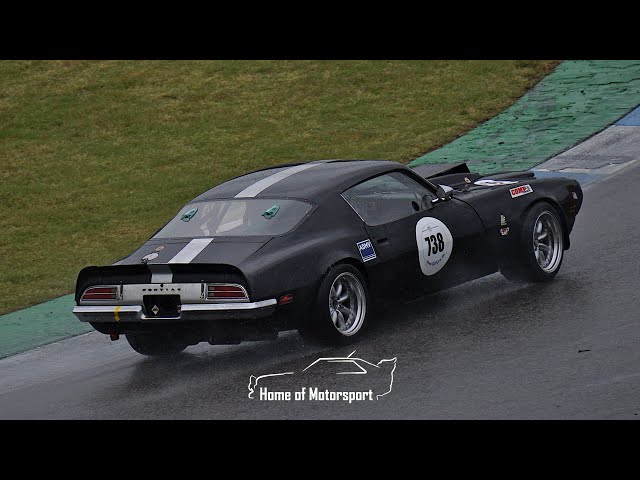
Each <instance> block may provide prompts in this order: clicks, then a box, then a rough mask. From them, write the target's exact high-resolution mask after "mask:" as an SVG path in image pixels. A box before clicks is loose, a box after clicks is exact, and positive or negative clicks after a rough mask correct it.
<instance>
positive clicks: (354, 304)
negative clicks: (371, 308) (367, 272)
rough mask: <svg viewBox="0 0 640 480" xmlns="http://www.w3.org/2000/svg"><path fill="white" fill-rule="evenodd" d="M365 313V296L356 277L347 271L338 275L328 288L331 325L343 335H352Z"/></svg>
mask: <svg viewBox="0 0 640 480" xmlns="http://www.w3.org/2000/svg"><path fill="white" fill-rule="evenodd" d="M366 313H367V301H366V296H365V292H364V287H363V286H362V283H360V280H358V277H356V276H355V275H353V274H352V273H349V272H344V273H341V274H340V275H338V276H337V277H336V279H335V280H334V281H333V283H332V284H331V289H330V290H329V314H330V315H331V321H332V322H333V325H334V326H335V327H336V329H337V330H338V331H339V332H340V333H341V334H342V335H344V336H347V337H348V336H351V335H354V334H356V333H357V332H358V330H360V328H361V327H362V324H363V323H364V317H365V315H366Z"/></svg>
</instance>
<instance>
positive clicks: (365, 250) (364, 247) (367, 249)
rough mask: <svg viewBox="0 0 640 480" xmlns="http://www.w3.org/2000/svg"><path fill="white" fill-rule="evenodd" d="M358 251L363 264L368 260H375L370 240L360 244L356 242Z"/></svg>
mask: <svg viewBox="0 0 640 480" xmlns="http://www.w3.org/2000/svg"><path fill="white" fill-rule="evenodd" d="M357 245H358V250H360V256H361V257H362V261H363V262H368V261H369V260H373V259H374V258H377V255H376V251H375V250H374V249H373V244H372V243H371V240H369V239H366V240H363V241H361V242H358V244H357Z"/></svg>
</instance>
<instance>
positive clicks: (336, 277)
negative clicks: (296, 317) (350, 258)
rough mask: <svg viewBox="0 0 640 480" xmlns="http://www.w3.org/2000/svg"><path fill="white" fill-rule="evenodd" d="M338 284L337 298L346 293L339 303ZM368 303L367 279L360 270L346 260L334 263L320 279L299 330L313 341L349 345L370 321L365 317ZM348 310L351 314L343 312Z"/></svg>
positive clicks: (368, 306)
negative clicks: (310, 310) (339, 288)
mask: <svg viewBox="0 0 640 480" xmlns="http://www.w3.org/2000/svg"><path fill="white" fill-rule="evenodd" d="M338 285H341V290H340V291H339V292H340V298H342V297H343V296H344V295H347V296H348V298H346V299H345V300H343V302H342V303H340V302H338V300H339V298H337V297H335V293H336V292H337V291H338V290H336V288H338ZM332 288H333V291H332ZM342 289H344V293H343V290H342ZM371 303H372V302H371V301H370V299H369V290H368V288H367V282H366V280H365V279H364V276H363V275H362V273H360V270H358V269H357V268H356V267H354V266H352V265H349V264H345V263H341V264H337V265H334V266H333V267H332V268H331V269H330V270H329V272H327V274H326V275H325V276H324V278H323V279H322V281H321V282H320V288H319V289H318V293H317V295H316V299H315V301H314V302H313V306H312V314H311V315H310V316H309V318H308V319H307V321H306V322H305V323H304V324H302V325H300V327H299V328H298V332H299V333H300V335H301V336H302V337H303V338H304V339H305V340H309V341H311V342H313V343H321V344H324V345H348V344H350V343H353V342H355V341H357V340H358V339H360V338H361V337H362V335H363V333H364V331H365V330H366V328H367V326H368V324H369V323H371V322H370V321H369V320H368V319H369V318H370V317H371V307H372V305H371ZM340 307H342V308H340ZM348 310H349V311H351V312H352V313H353V317H351V315H349V317H347V316H346V314H345V312H346V311H348ZM350 319H351V320H352V321H351V322H350ZM334 321H335V323H334Z"/></svg>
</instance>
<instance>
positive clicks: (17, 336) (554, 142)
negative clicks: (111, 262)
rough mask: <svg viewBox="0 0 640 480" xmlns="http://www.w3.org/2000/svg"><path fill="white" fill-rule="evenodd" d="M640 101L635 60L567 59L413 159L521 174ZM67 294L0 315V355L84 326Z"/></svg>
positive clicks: (638, 68)
mask: <svg viewBox="0 0 640 480" xmlns="http://www.w3.org/2000/svg"><path fill="white" fill-rule="evenodd" d="M638 104H640V61H566V62H563V63H561V64H560V65H559V66H558V67H557V68H556V69H555V70H554V72H553V73H552V74H551V75H549V76H548V77H546V78H545V79H544V80H543V81H542V82H540V83H539V84H538V85H537V86H536V87H535V88H534V89H533V90H531V91H530V92H529V93H527V94H526V95H525V96H524V97H522V98H521V99H520V100H518V101H517V102H516V103H515V104H514V105H513V106H511V107H510V108H508V109H507V110H505V111H504V112H503V113H501V114H500V115H498V116H496V117H494V118H492V119H491V120H489V121H487V122H485V123H483V124H482V125H480V126H479V127H477V128H475V129H474V130H472V131H471V132H469V133H467V134H466V135H464V136H462V137H460V138H458V139H457V140H455V141H453V142H451V143H450V144H448V145H446V146H444V147H443V148H440V149H439V150H436V151H434V152H431V153H428V154H426V155H424V156H422V157H420V158H417V159H416V160H414V161H413V162H412V163H411V165H420V164H422V163H450V162H459V161H466V162H468V163H469V164H471V165H473V170H475V171H479V172H481V173H490V172H494V171H497V170H526V169H528V168H531V167H533V166H534V165H537V164H539V163H541V162H543V161H544V160H546V159H548V158H550V157H552V156H553V155H556V154H558V153H560V152H562V151H563V150H565V149H567V148H569V147H570V146H572V145H575V144H576V143H578V142H580V141H581V140H584V139H585V138H587V137H589V136H591V135H593V134H594V133H596V132H598V131H600V130H602V129H603V128H605V127H606V126H607V125H609V124H611V123H613V122H614V121H615V120H617V119H619V118H620V117H622V116H623V115H624V114H625V113H627V112H628V111H629V110H631V109H632V108H633V107H635V106H636V105H638ZM73 305H74V301H73V296H72V295H66V296H64V297H60V298H57V299H55V300H51V301H50V302H46V303H42V304H40V305H35V306H33V307H30V308H26V309H24V310H20V311H18V312H14V313H10V314H8V315H3V316H0V358H1V357H6V356H8V355H12V354H14V353H18V352H21V351H24V350H28V349H30V348H34V347H37V346H40V345H44V344H46V343H50V342H53V341H56V340H61V339H63V338H66V337H70V336H72V335H77V334H80V333H84V332H88V331H90V330H91V327H90V326H89V325H87V324H86V323H81V322H80V321H78V320H77V319H76V318H75V316H74V315H73V314H72V313H71V310H72V308H73Z"/></svg>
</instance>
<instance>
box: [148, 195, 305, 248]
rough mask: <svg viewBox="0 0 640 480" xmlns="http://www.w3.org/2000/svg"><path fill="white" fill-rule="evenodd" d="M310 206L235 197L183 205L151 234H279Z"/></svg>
mask: <svg viewBox="0 0 640 480" xmlns="http://www.w3.org/2000/svg"><path fill="white" fill-rule="evenodd" d="M312 208H313V207H312V206H311V205H310V204H308V203H306V202H302V201H298V200H272V199H257V198H252V199H238V200H235V199H233V200H214V201H209V202H195V203H190V204H188V205H186V206H185V207H183V208H182V210H180V213H178V215H176V216H175V217H174V218H173V220H171V221H170V222H169V223H168V224H167V225H166V226H165V227H164V228H163V229H162V230H160V231H159V232H158V233H157V234H156V235H155V236H154V238H194V237H219V236H223V237H231V236H234V237H236V236H241V237H246V236H260V235H282V234H284V233H287V232H289V231H290V230H291V229H293V227H295V226H296V225H297V224H298V223H299V222H300V221H301V220H302V219H303V218H304V216H305V215H306V214H307V213H309V211H310V210H311V209H312Z"/></svg>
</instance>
